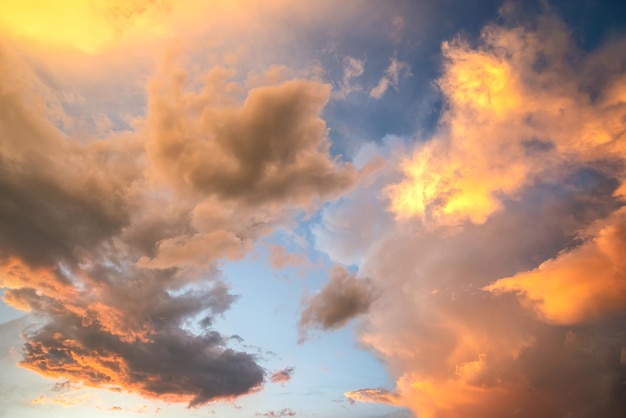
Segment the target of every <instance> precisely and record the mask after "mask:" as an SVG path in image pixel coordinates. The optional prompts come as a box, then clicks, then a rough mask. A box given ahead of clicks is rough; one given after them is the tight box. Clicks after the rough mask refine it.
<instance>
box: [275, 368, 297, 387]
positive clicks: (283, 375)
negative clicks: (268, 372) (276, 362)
mask: <svg viewBox="0 0 626 418" xmlns="http://www.w3.org/2000/svg"><path fill="white" fill-rule="evenodd" d="M294 371H295V368H294V367H286V368H284V369H282V370H277V371H275V372H274V373H272V376H271V377H270V381H271V382H272V383H285V382H288V381H290V380H291V378H292V377H293V373H294Z"/></svg>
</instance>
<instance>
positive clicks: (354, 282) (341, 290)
mask: <svg viewBox="0 0 626 418" xmlns="http://www.w3.org/2000/svg"><path fill="white" fill-rule="evenodd" d="M375 296H376V294H375V291H374V289H373V286H372V283H371V281H370V279H368V278H361V279H357V278H356V276H355V275H353V274H351V273H350V272H349V271H348V270H347V269H346V268H344V267H341V266H335V267H334V268H333V269H332V270H331V272H330V278H329V280H328V283H327V284H326V286H325V287H324V288H323V289H322V290H321V291H320V292H319V293H317V294H316V295H315V296H313V297H312V298H310V299H308V300H306V301H305V308H304V310H303V311H302V314H301V316H300V321H298V326H299V327H300V330H301V333H302V336H301V338H304V335H305V334H306V330H307V329H309V328H321V329H324V330H331V329H336V328H340V327H342V326H343V325H344V324H345V323H346V322H348V321H349V320H350V319H352V318H354V317H355V316H357V315H360V314H363V313H366V312H367V311H368V310H369V308H370V305H371V304H372V303H373V301H374V299H375Z"/></svg>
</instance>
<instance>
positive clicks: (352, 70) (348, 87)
mask: <svg viewBox="0 0 626 418" xmlns="http://www.w3.org/2000/svg"><path fill="white" fill-rule="evenodd" d="M364 71H365V59H361V60H360V59H358V58H354V57H350V56H347V57H345V58H344V59H343V78H342V80H341V83H340V85H339V90H337V91H335V92H333V96H334V97H335V98H337V99H345V98H346V97H347V96H348V95H349V94H351V93H353V92H357V91H361V89H362V87H361V85H360V84H358V83H355V82H354V81H353V80H355V79H357V78H359V77H361V76H362V75H363V73H364Z"/></svg>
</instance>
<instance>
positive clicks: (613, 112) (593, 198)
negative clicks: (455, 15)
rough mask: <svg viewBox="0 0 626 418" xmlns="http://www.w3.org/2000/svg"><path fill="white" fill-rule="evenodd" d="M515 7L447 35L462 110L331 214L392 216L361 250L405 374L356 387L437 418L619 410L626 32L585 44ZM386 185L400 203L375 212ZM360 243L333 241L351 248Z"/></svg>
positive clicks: (367, 338)
mask: <svg viewBox="0 0 626 418" xmlns="http://www.w3.org/2000/svg"><path fill="white" fill-rule="evenodd" d="M502 19H503V20H502V21H503V22H505V23H503V24H500V25H495V24H493V25H488V26H487V27H486V28H484V30H483V32H482V36H481V38H480V39H479V40H478V41H477V42H476V43H475V44H470V43H469V42H465V41H463V40H460V39H457V40H455V41H453V42H449V43H446V44H444V45H443V52H444V56H445V62H444V67H443V72H442V76H441V78H440V79H439V81H438V84H439V86H440V88H441V92H442V95H443V98H444V101H445V103H446V106H445V107H444V110H443V112H442V116H441V119H440V122H439V125H438V128H437V130H436V132H435V134H434V135H433V137H432V138H430V139H428V140H421V141H418V142H417V143H416V144H415V149H414V151H413V153H412V155H410V156H408V157H406V158H405V159H404V163H402V164H399V165H397V166H398V168H399V169H398V170H397V171H396V173H397V174H400V176H401V177H403V178H400V179H399V180H398V178H397V177H396V178H394V176H393V175H389V177H385V176H384V175H385V174H386V171H387V170H389V171H391V172H393V171H394V166H395V165H396V164H395V163H396V161H395V160H394V159H393V158H391V159H389V160H388V162H387V164H388V166H387V167H386V168H385V169H383V170H381V171H380V176H381V177H380V178H381V179H383V180H382V182H381V183H378V184H376V183H374V184H375V188H374V189H373V190H370V191H369V193H358V192H353V193H351V194H350V195H349V196H348V197H346V198H344V199H343V200H342V201H340V202H337V203H335V205H333V206H334V208H333V210H328V211H326V212H325V214H324V216H325V218H324V220H323V222H324V225H330V226H333V225H334V224H333V222H336V223H337V224H339V225H340V226H341V228H340V230H348V231H350V230H351V231H361V230H364V231H369V230H370V229H371V225H372V224H373V223H376V225H378V227H380V228H381V229H380V230H378V231H377V232H376V234H374V235H372V234H370V233H366V234H365V235H364V238H363V240H361V241H358V239H357V242H358V244H357V247H360V248H362V249H361V250H360V251H359V257H358V258H357V257H354V256H352V259H353V260H357V263H358V268H359V273H358V274H359V276H362V277H368V278H370V279H371V280H372V285H373V286H376V288H377V289H380V295H379V297H378V299H377V300H376V303H375V304H371V305H370V307H369V309H368V312H367V315H364V316H363V317H362V322H363V323H362V326H361V327H360V333H359V339H360V342H361V343H362V344H363V345H364V346H366V347H370V348H371V349H372V350H374V351H375V352H376V354H377V355H378V356H379V357H380V358H381V359H382V360H383V361H384V362H385V364H386V365H387V368H388V370H389V372H390V374H391V375H392V377H393V378H394V379H395V381H396V387H395V388H394V389H393V390H392V391H386V390H377V389H362V390H357V391H354V392H348V393H347V396H349V398H350V399H354V400H357V401H374V402H381V403H387V404H392V405H397V406H405V407H409V408H410V409H411V410H412V411H413V412H414V413H415V414H416V415H417V416H420V417H424V418H454V417H459V416H463V417H468V418H473V417H483V418H484V417H502V416H532V417H541V418H543V417H546V418H547V417H554V416H571V417H581V418H587V417H595V416H606V417H619V416H622V415H623V414H624V411H626V409H625V408H626V405H625V404H624V402H623V401H622V399H623V398H624V396H625V392H624V385H623V381H624V378H625V377H626V369H625V368H624V366H623V364H622V362H621V361H622V352H623V347H626V339H625V338H624V333H623V326H622V325H621V324H623V319H624V300H625V295H624V291H623V282H624V280H623V279H624V276H623V265H622V264H623V263H622V262H621V259H622V258H623V257H621V258H620V257H619V254H621V252H623V251H622V247H623V233H622V229H623V209H621V206H622V205H623V193H624V192H623V190H624V186H623V184H624V180H625V177H624V174H625V172H624V158H625V154H624V139H625V138H624V132H623V123H622V122H620V121H623V118H624V117H625V115H626V100H625V99H624V97H623V92H622V90H623V89H622V87H621V85H620V82H619V81H618V80H622V77H623V75H622V74H623V71H624V66H623V62H624V54H623V52H622V51H624V49H623V47H622V46H623V40H621V39H614V40H613V41H611V42H609V43H608V44H606V45H605V46H604V47H602V49H600V50H597V51H593V52H589V53H587V52H583V51H580V50H579V49H577V47H576V45H575V43H574V42H573V41H572V39H571V36H570V33H569V31H568V29H567V28H566V27H565V25H564V24H563V22H561V21H560V20H559V19H558V18H556V17H554V16H551V15H547V16H546V15H544V16H541V17H538V18H536V19H534V20H532V19H531V20H530V21H526V24H525V25H520V24H519V23H518V22H519V21H514V20H513V21H511V20H509V18H508V17H507V16H503V17H502ZM516 22H517V23H516ZM376 188H378V196H381V194H380V190H381V189H382V190H383V193H382V196H381V199H385V198H387V199H388V202H389V206H388V207H387V209H389V212H390V213H385V208H384V207H382V208H381V207H380V206H382V205H379V207H378V208H377V210H378V212H376V210H374V213H371V214H369V215H368V216H363V215H359V211H360V209H359V208H362V207H363V206H365V205H366V203H367V202H369V201H370V200H371V196H372V195H377V189H376ZM389 214H390V215H392V216H394V217H395V219H392V220H391V221H388V220H387V221H386V219H388V218H387V217H388V216H389ZM372 219H374V220H376V222H373V221H372ZM327 229H329V230H330V228H327ZM335 229H337V230H339V228H335ZM325 233H326V232H325ZM372 237H374V238H372ZM352 239H354V238H353V237H349V236H348V237H341V236H339V235H338V236H337V238H336V240H337V241H336V242H333V243H332V245H328V244H324V243H323V242H322V244H323V245H321V246H319V245H318V248H322V249H325V250H327V251H329V252H330V254H329V255H330V257H331V258H332V257H334V256H335V254H334V252H335V251H336V252H337V254H336V256H337V257H338V258H339V259H343V258H350V257H347V256H346V254H344V253H343V252H342V251H343V250H342V249H343V246H344V245H347V243H349V242H350V240H352ZM371 241H374V242H371ZM320 242H321V241H320ZM376 383H378V382H376ZM376 383H374V384H376Z"/></svg>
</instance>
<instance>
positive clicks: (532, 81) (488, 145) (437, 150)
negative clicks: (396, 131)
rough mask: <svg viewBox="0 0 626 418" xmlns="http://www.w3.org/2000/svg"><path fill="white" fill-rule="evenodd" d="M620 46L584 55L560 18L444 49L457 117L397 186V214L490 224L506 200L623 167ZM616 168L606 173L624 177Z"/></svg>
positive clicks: (446, 82) (446, 122) (443, 83)
mask: <svg viewBox="0 0 626 418" xmlns="http://www.w3.org/2000/svg"><path fill="white" fill-rule="evenodd" d="M622 43H623V42H622ZM619 48H621V46H620V44H619V42H616V44H614V45H609V46H607V47H606V48H605V50H603V51H599V52H597V53H595V54H594V55H592V56H587V57H585V56H583V54H582V52H581V51H579V50H577V49H576V47H575V45H574V44H573V42H572V41H571V40H570V38H569V33H568V30H567V28H565V27H564V24H563V22H561V21H560V20H558V19H557V18H556V17H553V16H543V17H541V18H539V19H538V21H537V28H536V30H533V31H529V30H526V29H525V28H522V27H517V28H512V29H511V28H508V27H503V26H493V25H492V26H488V27H486V28H485V29H484V30H483V33H482V36H481V43H480V45H479V46H478V47H477V48H472V47H470V46H469V44H468V43H466V42H465V41H463V40H456V41H453V42H446V43H444V44H443V48H442V49H443V54H444V57H445V58H446V63H445V66H444V74H443V76H442V77H441V78H440V80H439V82H438V83H439V86H440V88H441V91H442V93H443V95H444V97H445V99H446V102H447V106H448V110H447V111H446V113H445V114H444V115H443V117H442V118H441V122H440V123H441V128H440V129H439V131H438V133H437V136H436V138H433V140H431V141H428V142H426V143H424V144H423V145H421V146H418V147H416V150H415V152H414V154H413V156H412V157H411V158H408V159H406V160H405V162H404V163H403V171H404V173H405V176H406V179H405V180H404V181H403V182H400V183H399V184H395V185H393V186H391V187H390V188H389V194H390V198H391V209H392V211H393V212H395V213H396V214H397V216H398V217H400V218H402V217H405V218H406V217H419V218H421V219H422V220H424V221H426V222H429V223H434V224H444V225H459V224H462V223H463V222H465V221H470V222H473V223H483V222H485V220H486V219H487V218H488V217H489V216H490V215H491V214H492V213H494V212H497V211H498V210H500V209H501V201H502V199H501V198H502V197H503V196H515V195H516V194H518V193H519V192H520V191H521V190H523V189H524V188H525V187H527V186H530V185H531V184H532V182H533V181H534V180H536V179H537V178H538V176H558V175H559V173H560V172H566V171H567V166H568V165H569V166H570V167H573V166H572V162H576V163H580V164H592V163H593V162H594V161H595V162H596V163H597V162H598V161H601V160H606V161H607V162H610V161H613V162H614V161H615V160H616V159H617V160H621V159H623V157H624V146H623V143H622V142H623V141H621V140H620V139H621V138H622V137H623V133H622V132H621V131H620V129H619V127H618V126H619V125H620V122H619V120H620V118H622V117H623V113H624V97H623V91H622V90H621V88H619V87H617V84H615V83H616V82H617V80H620V79H621V78H620V76H618V75H616V74H614V72H615V71H617V70H616V69H615V68H611V67H612V66H613V64H612V63H611V62H610V59H609V58H607V56H606V55H607V51H608V50H619ZM570 60H574V61H575V62H576V63H577V64H576V66H572V65H570V64H569V63H570ZM540 63H541V65H539V64H540ZM579 67H581V68H582V70H581V69H579ZM598 72H600V73H603V74H606V78H605V79H604V80H603V81H601V80H600V78H598V75H597V74H598ZM596 96H597V98H595V99H593V97H596ZM574 167H575V166H574ZM616 168H617V167H616V166H614V165H611V164H608V165H607V169H608V171H609V174H610V175H612V176H617V177H620V176H621V174H620V173H617V172H615V170H614V169H616ZM612 169H613V171H611V170H612ZM617 169H618V168H617ZM618 170H619V169H618ZM620 178H621V177H620Z"/></svg>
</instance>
